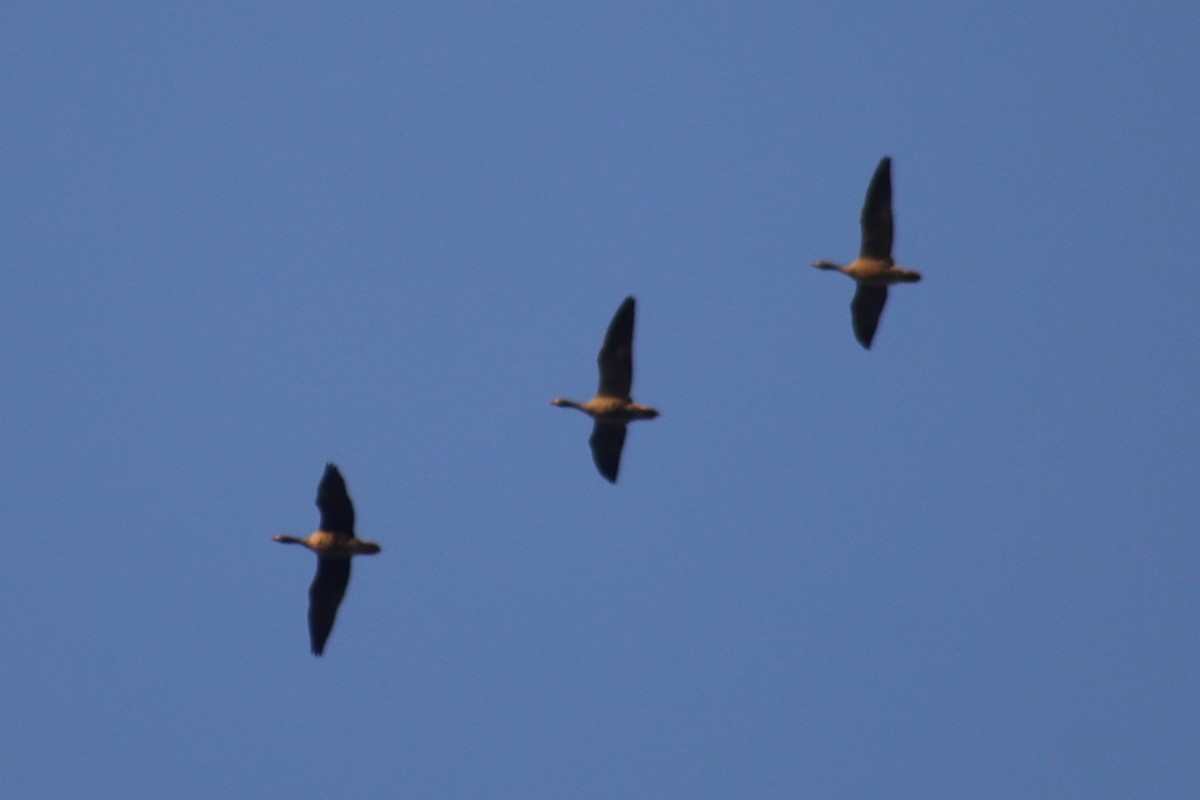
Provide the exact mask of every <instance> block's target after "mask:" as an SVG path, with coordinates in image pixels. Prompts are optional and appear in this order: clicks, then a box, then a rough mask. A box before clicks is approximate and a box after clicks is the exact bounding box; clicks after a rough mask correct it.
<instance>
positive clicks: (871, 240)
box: [858, 156, 893, 260]
mask: <svg viewBox="0 0 1200 800" xmlns="http://www.w3.org/2000/svg"><path fill="white" fill-rule="evenodd" d="M860 222H861V223H862V246H861V247H860V248H859V251H858V255H859V257H860V258H878V259H883V260H888V259H890V258H891V257H892V229H893V225H892V159H890V158H888V157H887V156H884V158H883V160H882V161H880V162H879V166H878V167H876V168H875V175H874V176H872V178H871V185H870V186H868V187H867V199H866V200H865V201H863V209H862V217H861V218H860Z"/></svg>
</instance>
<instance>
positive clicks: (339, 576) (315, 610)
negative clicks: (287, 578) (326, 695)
mask: <svg viewBox="0 0 1200 800" xmlns="http://www.w3.org/2000/svg"><path fill="white" fill-rule="evenodd" d="M349 583H350V559H348V558H325V557H319V558H317V575H316V577H314V578H313V582H312V585H311V586H309V587H308V636H309V640H310V641H311V642H312V651H313V655H318V656H319V655H321V654H322V653H323V652H325V640H326V639H328V638H329V632H330V631H332V630H333V621H334V620H335V619H336V618H337V612H338V606H340V605H341V604H342V598H343V597H345V596H346V586H347V585H348V584H349Z"/></svg>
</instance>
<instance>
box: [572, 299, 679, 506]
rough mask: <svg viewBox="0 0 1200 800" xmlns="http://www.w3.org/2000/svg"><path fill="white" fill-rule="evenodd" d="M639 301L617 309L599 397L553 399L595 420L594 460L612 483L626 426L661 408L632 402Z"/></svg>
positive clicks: (603, 351) (603, 355)
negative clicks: (635, 334)
mask: <svg viewBox="0 0 1200 800" xmlns="http://www.w3.org/2000/svg"><path fill="white" fill-rule="evenodd" d="M636 305H637V301H635V300H634V299H633V298H632V297H626V298H625V302H623V303H621V307H620V308H618V309H617V313H616V314H615V315H614V316H613V318H612V322H611V323H609V326H608V333H606V334H605V336H604V344H603V345H602V346H601V347H600V353H599V355H597V356H596V363H597V364H599V365H600V387H599V388H598V389H597V390H596V396H595V397H593V398H592V399H591V400H588V401H587V402H586V403H576V402H575V401H574V400H567V399H565V398H562V397H556V398H554V399H553V400H551V401H550V402H551V403H552V404H553V405H556V406H565V407H566V408H577V409H579V410H580V411H582V412H583V413H585V414H587V415H588V416H589V417H591V418H592V419H594V420H595V421H596V422H595V425H594V426H593V427H592V437H591V438H590V439H588V444H590V445H591V447H592V460H593V461H595V462H596V469H598V470H599V471H600V474H601V475H603V476H604V478H605V479H606V480H607V481H608V482H609V483H616V482H617V471H618V470H619V469H620V468H621V448H622V447H624V446H625V426H626V425H628V424H629V423H630V422H631V421H633V420H635V419H654V418H655V417H657V416H658V411H656V410H655V409H653V408H650V407H649V406H644V405H641V404H640V403H635V402H633V399H632V398H631V397H630V396H629V390H630V387H631V386H632V385H633V316H634V310H635V308H636Z"/></svg>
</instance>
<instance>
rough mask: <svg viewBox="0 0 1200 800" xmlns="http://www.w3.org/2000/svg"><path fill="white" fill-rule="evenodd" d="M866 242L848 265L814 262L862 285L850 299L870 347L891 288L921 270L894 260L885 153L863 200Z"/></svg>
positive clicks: (858, 331) (857, 328) (858, 332)
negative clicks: (906, 266)
mask: <svg viewBox="0 0 1200 800" xmlns="http://www.w3.org/2000/svg"><path fill="white" fill-rule="evenodd" d="M860 222H861V225H862V243H861V246H860V247H859V252H858V258H856V259H855V260H854V261H853V262H852V263H850V264H847V265H845V266H843V265H841V264H835V263H833V262H832V261H814V262H813V266H814V267H816V268H817V269H824V270H835V271H837V272H841V273H842V274H844V275H848V276H850V277H851V278H853V279H854V281H855V283H857V284H858V287H857V289H855V292H854V299H853V300H852V301H851V302H850V318H851V321H852V322H853V324H854V337H855V338H856V339H858V343H859V344H861V345H862V346H863V347H864V348H867V349H870V347H871V342H872V341H873V340H874V339H875V331H876V329H877V328H878V327H879V318H880V316H881V315H882V314H883V307H884V305H885V304H886V303H887V297H888V287H889V286H891V285H892V284H894V283H916V282H917V281H919V280H921V273H919V272H915V271H913V270H910V269H905V268H904V267H900V266H897V265H896V263H895V262H894V261H893V260H892V240H893V238H894V228H895V225H894V220H893V218H892V159H891V158H889V157H887V156H884V158H883V159H882V160H881V161H880V162H879V166H878V167H876V168H875V174H874V175H873V176H872V177H871V184H870V185H869V186H868V187H867V197H866V199H865V200H864V201H863V208H862V216H861V218H860Z"/></svg>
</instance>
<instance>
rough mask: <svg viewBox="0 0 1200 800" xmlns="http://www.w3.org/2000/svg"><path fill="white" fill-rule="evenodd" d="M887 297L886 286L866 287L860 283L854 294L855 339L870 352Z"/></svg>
mask: <svg viewBox="0 0 1200 800" xmlns="http://www.w3.org/2000/svg"><path fill="white" fill-rule="evenodd" d="M887 296H888V290H887V287H886V286H864V285H863V284H861V283H860V284H858V289H857V290H856V291H855V292H854V299H853V300H851V301H850V318H851V319H852V320H853V322H854V338H856V339H858V343H859V344H861V345H862V346H863V347H865V348H867V349H868V350H870V349H871V340H872V339H874V338H875V329H876V328H878V327H879V315H880V314H882V313H883V306H884V304H885V303H887Z"/></svg>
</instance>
